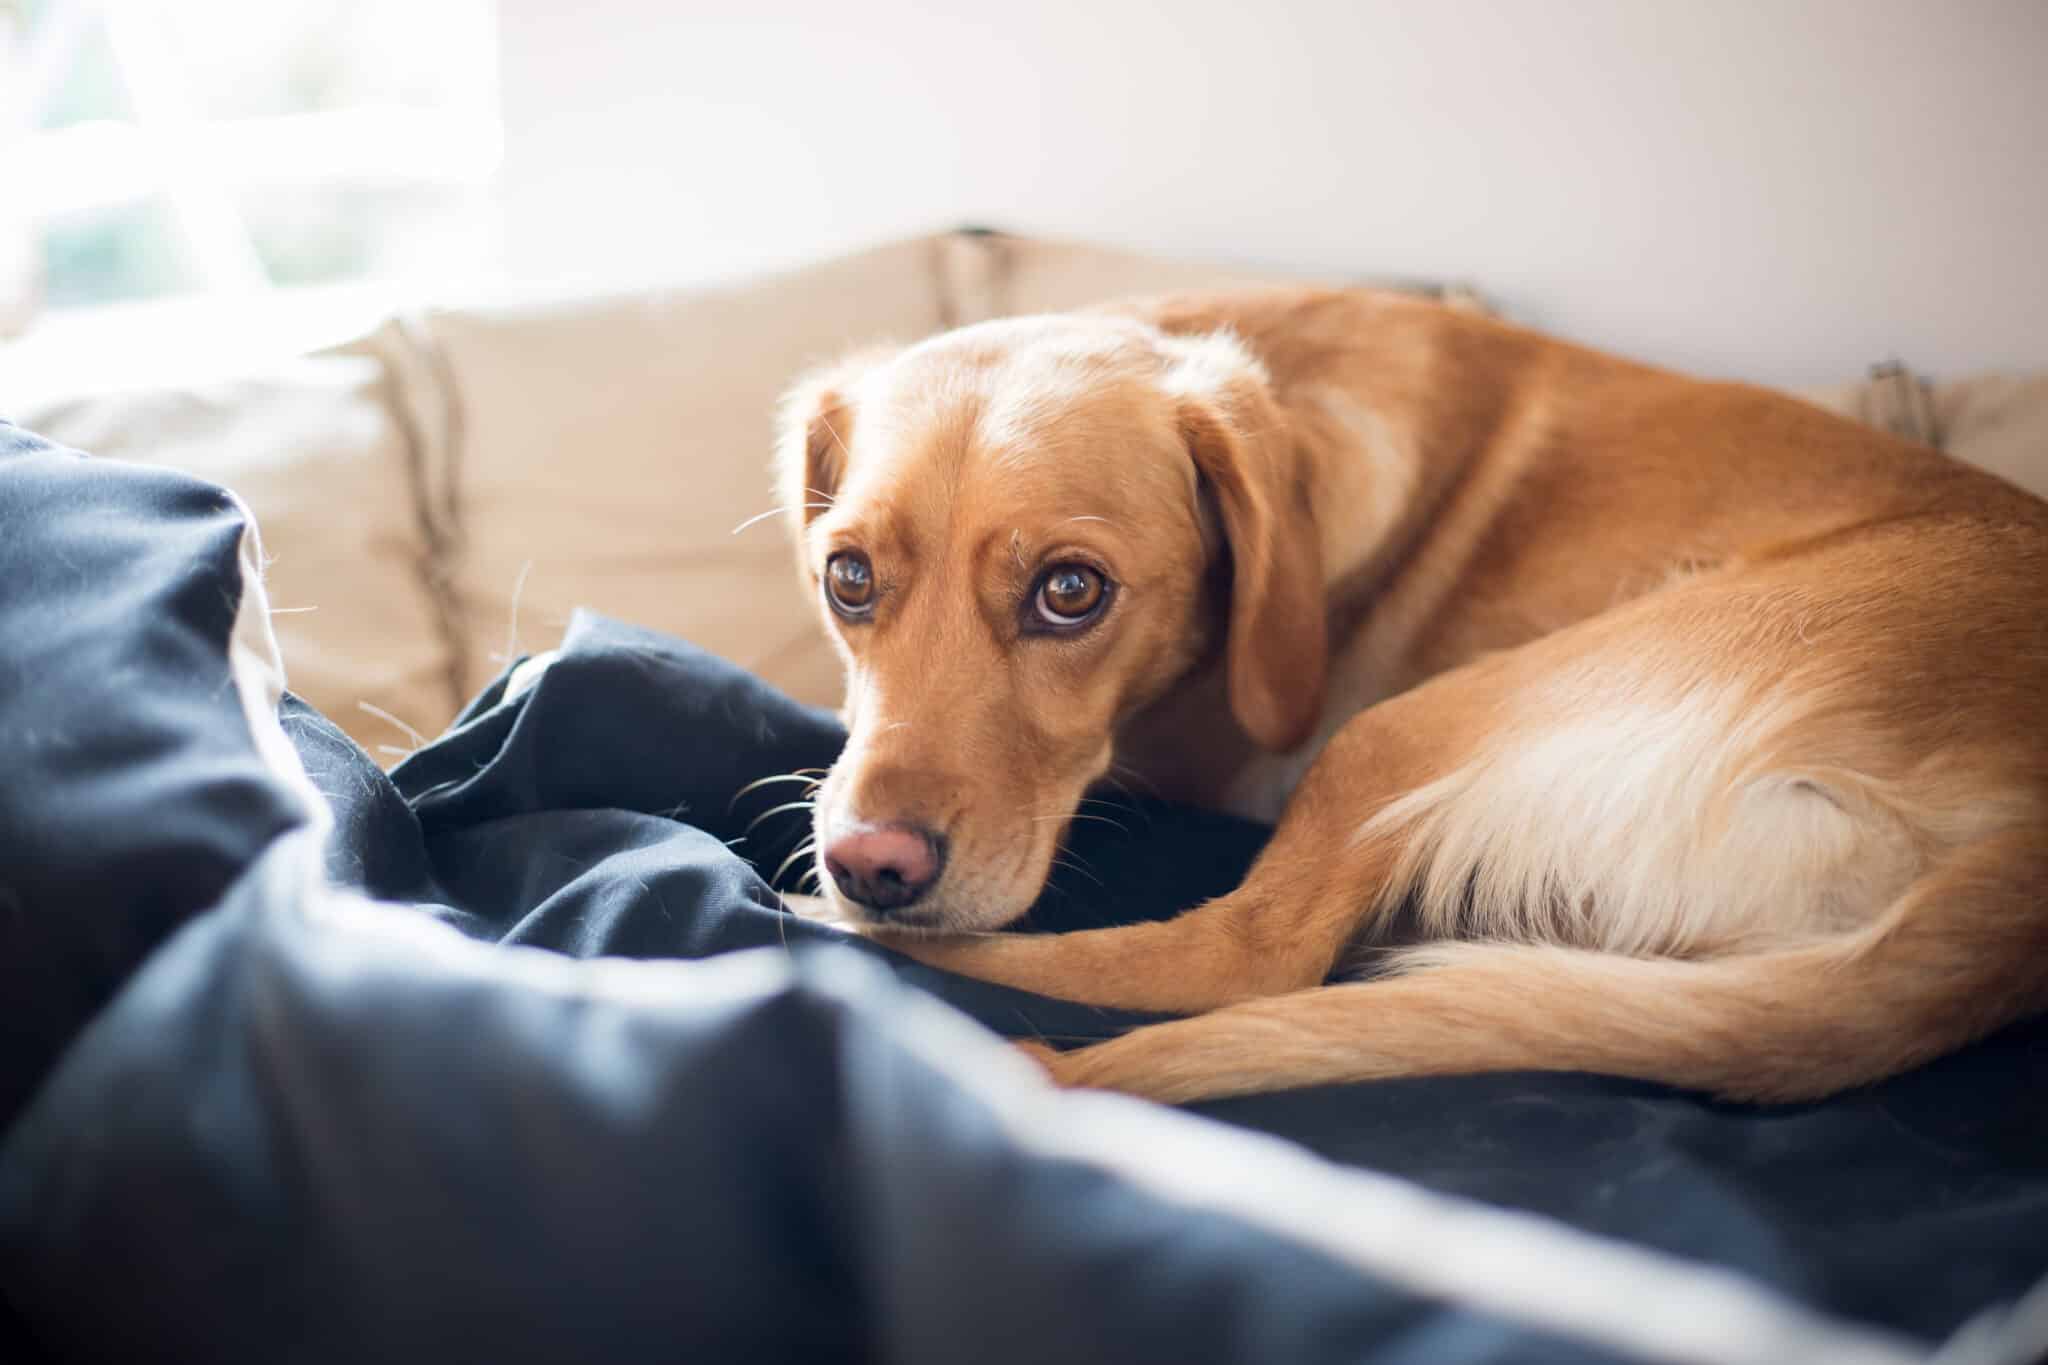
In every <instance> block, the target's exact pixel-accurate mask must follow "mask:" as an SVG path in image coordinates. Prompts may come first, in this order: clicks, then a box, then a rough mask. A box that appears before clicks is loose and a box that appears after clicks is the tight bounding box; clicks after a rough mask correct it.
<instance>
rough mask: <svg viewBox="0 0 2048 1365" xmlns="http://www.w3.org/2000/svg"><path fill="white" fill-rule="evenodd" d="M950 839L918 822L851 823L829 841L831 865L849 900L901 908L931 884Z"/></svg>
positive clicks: (875, 906)
mask: <svg viewBox="0 0 2048 1365" xmlns="http://www.w3.org/2000/svg"><path fill="white" fill-rule="evenodd" d="M945 865H946V841H945V838H944V837H943V836H941V835H938V834H934V833H933V832H932V831H930V830H928V829H920V828H919V827H917V826H916V825H851V826H849V827H847V828H846V829H845V830H843V831H841V832H840V833H839V834H838V835H836V836H835V837H834V838H833V840H832V842H831V843H830V844H827V845H826V846H825V870H826V871H827V872H830V873H831V874H832V880H833V881H834V882H836V883H837V884H838V886H839V890H840V892H841V894H843V895H844V896H845V897H846V898H847V899H848V900H851V901H857V902H859V903H860V904H862V905H865V906H866V907H867V908H868V909H870V910H880V911H890V910H900V909H902V908H903V907H904V906H906V905H909V904H910V903H911V902H912V901H914V900H916V899H917V898H918V897H919V896H922V895H923V894H924V893H925V892H927V891H929V890H930V889H931V886H932V883H933V882H935V881H937V880H938V879H939V869H941V868H943V867H944V866H945Z"/></svg>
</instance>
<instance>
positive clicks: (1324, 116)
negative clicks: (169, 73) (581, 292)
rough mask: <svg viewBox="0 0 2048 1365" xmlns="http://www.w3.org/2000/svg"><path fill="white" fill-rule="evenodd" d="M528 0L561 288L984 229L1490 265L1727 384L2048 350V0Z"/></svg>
mask: <svg viewBox="0 0 2048 1365" xmlns="http://www.w3.org/2000/svg"><path fill="white" fill-rule="evenodd" d="M941 11H944V12H943V13H942V12H941ZM501 12H502V16H503V25H504V28H503V52H502V63H503V66H502V82H503V90H504V94H505V99H506V118H507V129H506V131H507V143H506V151H507V159H506V164H505V172H504V174H505V180H504V192H505V196H506V198H505V202H506V206H507V209H508V211H509V213H510V224H509V228H508V233H509V237H508V254H509V260H510V265H511V268H512V270H513V271H514V273H515V275H518V276H523V277H525V278H526V279H528V280H537V281H545V282H548V283H561V282H563V281H565V280H569V279H572V278H582V279H585V280H588V279H590V278H593V277H604V278H611V279H619V278H626V279H634V280H652V279H656V278H662V277H668V278H700V277H708V276H716V275H725V274H729V273H732V272H733V271H736V270H739V269H744V268H752V267H756V266H760V265H764V264H771V263H780V262H787V261H791V260H796V259H800V258H803V257H806V256H809V255H812V254H816V253H821V252H826V251H830V250H834V249H838V248H841V247H844V246H848V245H851V244H856V243H862V242H866V241H870V240H874V239H878V238H881V237H885V236H889V235H892V234H896V233H900V232H913V231H921V230H925V229H929V228H935V227H946V226H952V225H954V224H957V223H961V222H970V221H971V222H979V223H989V224H994V225H999V226H1003V227H1008V228H1012V229H1015V230H1019V231H1028V232H1042V233H1053V234H1061V235H1067V236H1077V237H1084V238H1091V239H1096V240H1103V241H1110V242H1116V243H1122V244H1128V245H1132V246H1139V247H1145V248H1150V249H1156V250H1160V251H1165V252H1171V253H1176V254H1180V255H1184V256H1191V257H1194V258H1198V259H1201V258H1209V259H1214V260H1217V261H1227V262H1240V263H1250V264H1262V265H1272V266H1291V267H1297V268H1300V269H1303V270H1310V271H1319V272H1338V273H1345V274H1357V275H1370V274H1399V275H1416V276H1428V277H1440V276H1453V277H1462V278H1466V279H1470V280H1472V281H1474V282H1475V283H1477V284H1478V285H1479V286H1480V287H1481V288H1482V289H1483V290H1485V291H1487V292H1488V293H1489V294H1491V295H1492V296H1494V297H1495V298H1497V299H1499V300H1501V301H1502V302H1503V303H1504V304H1505V305H1506V306H1507V307H1508V308H1510V309H1511V310H1512V311H1514V312H1516V313H1517V314H1518V315H1520V316H1521V317H1523V318H1525V319H1527V320H1529V321H1532V322H1535V323H1537V324H1539V325H1542V326H1544V327H1547V328H1549V329H1551V330H1554V331H1557V332H1561V333H1564V334H1566V335H1570V336H1574V337H1577V338H1579V339H1582V340H1586V341H1590V342H1592V343H1594V344H1597V345H1602V346H1607V347H1611V348H1614V349H1619V350H1623V351H1627V352H1631V353H1634V354H1636V355H1639V356H1642V357H1644V358H1648V359H1653V360H1658V361H1662V362H1664V363H1667V364H1674V365H1679V366H1683V367H1687V368H1691V369H1694V370H1697V371H1703V372H1711V373H1717V374H1731V375H1741V376H1747V377H1753V378H1758V379H1764V380H1769V381H1777V382H1796V381H1802V380H1813V379H1829V378H1836V377H1850V376H1852V375H1854V374H1857V373H1859V372H1860V371H1861V370H1862V369H1863V368H1864V367H1865V366H1866V365H1867V364H1868V363H1869V362H1871V361H1873V360H1876V359H1880V358H1883V357H1884V356H1886V355H1888V354H1892V353H1897V354H1899V355H1901V356H1903V357H1904V358H1906V359H1907V360H1908V361H1910V362H1911V363H1913V364H1915V365H1916V366H1918V367H1920V368H1922V369H1925V370H1932V371H1935V372H1937V373H1956V372H1961V371H1966V370H1974V369H1979V368H1986V367H2022V366H2024V367H2042V366H2048V261H2044V259H2043V257H2044V251H2043V244H2044V241H2048V3H2043V0H1549V2H1548V3H1537V2H1536V0H1523V2H1514V0H1436V2H1435V3H1432V2H1431V0H1401V2H1396V0H1351V3H1341V2H1337V0H1332V2H1331V3H1297V4H1286V3H1274V2H1273V0H1268V2H1267V3H1264V4H1259V3H1251V2H1249V0H1179V2H1178V3H1161V4H1156V5H1147V4H1136V3H1129V2H1128V0H1084V2H1081V3H1075V2H1072V0H1058V2H1057V3H1042V4H1033V3H1030V2H1029V0H1008V3H1004V4H1000V5H989V4H963V5H951V6H948V5H945V4H943V3H942V2H941V0H932V2H931V3H923V4H919V3H909V2H908V0H754V2H753V3H747V2H746V0H733V2H729V3H664V0H573V2H572V0H501Z"/></svg>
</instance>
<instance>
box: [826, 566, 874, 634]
mask: <svg viewBox="0 0 2048 1365" xmlns="http://www.w3.org/2000/svg"><path fill="white" fill-rule="evenodd" d="M825 597H826V599H827V600H829V601H830V602H831V603H832V610H834V611H836V612H838V613H839V614H840V615H841V616H844V617H847V618H849V619H851V620H858V619H860V618H862V617H865V616H870V615H872V614H873V613H874V610H875V573H874V570H873V569H872V568H870V567H869V566H868V557H867V556H866V555H864V554H859V553H856V552H855V551H852V550H846V551H842V552H841V553H839V554H836V555H833V556H832V557H831V558H830V559H828V560H826V561H825Z"/></svg>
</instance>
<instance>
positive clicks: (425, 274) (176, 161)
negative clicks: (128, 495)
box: [0, 0, 500, 339]
mask: <svg viewBox="0 0 2048 1365" xmlns="http://www.w3.org/2000/svg"><path fill="white" fill-rule="evenodd" d="M493 44H494V34H493V29H492V15H491V7H490V5H489V3H488V0H0V166H4V167H5V182H6V184H7V185H8V187H9V188H8V193H7V194H6V196H5V202H0V333H4V332H6V331H8V330H14V331H21V330H23V329H28V330H29V332H30V336H31V339H33V338H34V335H35V334H36V333H37V332H38V331H41V330H44V329H49V330H52V331H55V332H62V331H63V330H64V325H65V323H66V322H67V321H70V320H74V319H76V318H78V317H82V316H83V315H85V314H89V313H91V312H92V311H93V310H97V309H105V308H107V307H109V306H129V307H130V318H129V320H130V321H131V322H132V321H133V313H134V309H133V307H132V306H134V305H141V304H149V303H152V302H154V303H160V304H163V305H165V306H166V307H170V306H173V305H175V308H174V309H173V311H174V312H178V313H181V314H183V315H186V316H188V317H189V316H192V315H199V314H203V315H205V316H207V317H211V318H215V319H221V318H226V317H229V316H233V317H235V318H236V319H237V321H238V325H239V326H243V327H246V326H249V325H257V326H264V325H270V326H286V327H289V324H290V320H291V319H293V318H295V317H296V318H300V319H303V318H305V317H307V316H309V312H308V310H309V309H315V308H316V306H317V304H318V303H319V302H320V301H323V300H324V301H325V302H327V303H328V304H332V303H333V301H334V300H335V299H337V298H344V297H350V296H352V295H353V296H355V297H360V296H361V295H362V293H363V291H364V290H365V289H366V288H368V287H371V286H381V287H382V288H383V290H384V291H387V292H388V291H393V290H397V289H400V288H411V289H415V290H417V289H418V288H420V287H431V288H435V289H445V288H447V287H449V286H451V285H460V284H464V283H468V282H471V281H475V280H477V279H479V278H480V277H485V276H487V275H488V274H489V272H490V270H491V266H492V262H493V261H494V260H495V257H496V237H495V231H494V228H493V218H492V207H491V203H490V199H489V181H490V176H491V174H492V172H493V171H494V169H495V168H496V165H497V161H498V157H499V143H500V139H499V131H498V121H497V115H496V99H495V91H494V89H493V73H494V68H495V62H494V46H493ZM159 311H161V310H159ZM145 330H147V329H146V328H145ZM131 334H133V332H132V329H131Z"/></svg>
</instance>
